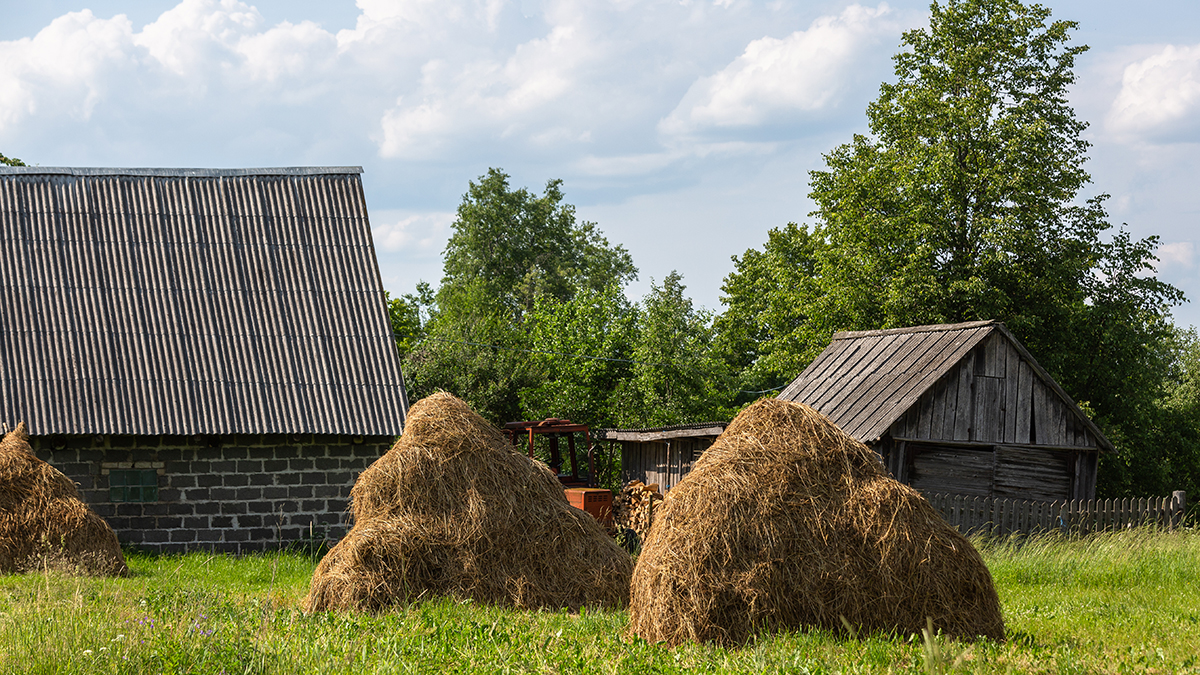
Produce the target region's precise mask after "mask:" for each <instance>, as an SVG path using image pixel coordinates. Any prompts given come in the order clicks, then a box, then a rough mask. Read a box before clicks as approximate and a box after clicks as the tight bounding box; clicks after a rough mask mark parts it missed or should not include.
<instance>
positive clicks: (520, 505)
mask: <svg viewBox="0 0 1200 675" xmlns="http://www.w3.org/2000/svg"><path fill="white" fill-rule="evenodd" d="M350 495H351V510H352V511H353V514H354V527H353V528H352V529H351V530H350V532H349V534H347V535H346V538H345V539H343V540H342V541H341V542H339V543H338V544H337V546H334V547H333V548H332V549H331V550H330V551H329V553H328V554H327V555H326V556H325V557H324V558H323V559H322V560H321V563H320V565H319V566H318V567H317V570H316V572H315V573H314V574H313V579H312V585H311V587H310V590H309V594H308V598H307V599H306V600H305V609H306V610H307V611H310V612H311V611H321V610H333V609H353V610H369V611H373V610H379V609H383V608H385V607H387V606H389V605H394V604H402V603H407V602H412V601H415V600H419V599H423V598H429V597H434V596H441V595H450V596H455V597H459V598H471V599H473V600H475V601H478V602H484V603H489V604H496V605H508V606H514V607H519V608H543V607H544V608H563V607H565V608H571V609H577V608H580V607H584V606H604V607H623V606H625V605H626V604H627V603H628V601H629V577H630V574H631V573H632V570H633V564H632V561H631V560H630V558H629V554H627V553H626V552H625V551H623V550H621V548H619V547H618V546H617V545H616V543H614V542H613V540H612V539H611V538H609V537H608V536H607V535H605V533H604V530H603V529H602V528H601V526H600V524H599V523H597V522H596V520H595V519H593V518H592V516H590V515H588V514H587V513H585V512H584V511H581V510H579V509H577V508H574V507H573V506H571V505H570V504H569V503H568V502H567V498H566V496H565V495H564V494H563V488H562V485H561V484H560V483H559V481H558V479H557V478H556V477H555V476H554V475H553V474H551V473H550V470H549V469H548V468H547V467H546V466H545V465H544V464H542V463H540V462H535V461H534V460H531V459H529V458H528V457H526V456H525V455H522V454H520V453H518V452H516V451H514V450H513V449H512V446H511V445H510V443H509V442H508V440H507V439H506V438H505V437H504V435H503V434H502V433H501V432H500V431H499V430H498V429H497V428H496V427H494V426H492V425H491V424H489V423H488V422H487V421H486V420H484V419H483V418H482V417H480V416H479V415H478V414H476V413H475V412H474V411H473V410H471V409H470V408H469V407H468V406H467V405H466V404H465V403H463V402H462V401H460V400H459V399H457V398H455V397H454V396H452V395H450V394H446V393H437V394H434V395H432V396H430V397H428V398H425V399H422V400H421V401H419V402H417V403H416V404H415V405H414V406H413V407H412V409H411V410H410V411H409V415H408V419H407V420H406V422H405V428H404V435H403V436H401V438H400V440H399V441H398V442H397V443H396V445H395V446H394V447H392V449H391V450H389V451H388V452H387V453H386V454H385V455H384V456H383V457H381V458H379V460H377V461H376V462H375V463H374V464H372V465H371V466H370V467H368V468H367V470H366V471H364V472H363V473H362V475H361V476H359V478H358V481H357V482H356V483H355V484H354V489H353V490H352V491H351V493H350Z"/></svg>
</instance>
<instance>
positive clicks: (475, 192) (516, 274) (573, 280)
mask: <svg viewBox="0 0 1200 675" xmlns="http://www.w3.org/2000/svg"><path fill="white" fill-rule="evenodd" d="M508 178H509V177H508V174H505V173H504V172H503V171H500V170H499V169H488V172H487V174H486V175H484V176H480V178H479V181H478V182H475V181H472V182H471V183H470V185H469V187H468V189H467V194H465V195H463V201H462V204H460V205H459V207H458V218H457V220H455V222H454V234H453V235H451V237H450V241H449V242H448V243H447V244H446V250H445V253H444V255H445V261H444V263H443V265H444V276H443V278H442V288H441V290H440V291H439V292H445V293H453V292H455V289H457V288H458V287H460V286H461V285H464V284H469V283H472V282H474V281H477V280H478V281H481V282H482V283H483V284H484V285H485V287H486V289H487V290H488V291H490V292H491V293H492V294H493V295H494V296H495V298H496V302H497V303H498V304H501V305H503V306H504V307H506V308H507V309H509V311H511V312H512V313H513V315H514V317H515V318H518V319H519V318H520V316H521V315H522V314H523V313H525V312H528V311H529V310H531V309H532V308H533V304H534V301H535V299H536V298H537V297H538V296H539V295H549V296H551V297H554V298H557V299H559V300H569V299H570V297H571V295H572V294H573V293H574V290H575V289H576V288H588V289H591V290H593V291H601V290H603V289H604V288H605V287H607V286H608V285H610V284H612V283H616V284H618V285H624V284H625V283H626V282H627V281H630V280H632V279H636V278H637V269H636V268H635V267H634V266H633V258H632V257H630V255H629V253H628V252H627V251H626V250H625V248H624V247H622V246H620V245H616V246H611V245H609V243H608V240H607V239H605V238H604V236H603V235H601V233H600V231H599V230H598V229H597V228H596V224H595V223H589V222H584V223H576V222H575V207H574V206H571V205H570V204H563V203H562V200H563V193H562V181H561V180H551V181H549V182H548V183H546V190H545V192H544V193H543V195H542V196H541V197H535V196H534V195H533V194H531V193H530V192H529V191H528V190H526V189H525V188H521V189H519V190H513V189H511V188H510V187H509V184H508Z"/></svg>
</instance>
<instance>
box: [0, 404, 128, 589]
mask: <svg viewBox="0 0 1200 675" xmlns="http://www.w3.org/2000/svg"><path fill="white" fill-rule="evenodd" d="M32 569H56V570H60V571H64V572H69V573H73V574H95V575H113V576H124V575H126V574H128V573H129V568H128V567H127V566H126V565H125V557H124V556H123V555H121V547H120V546H119V545H118V544H117V535H116V533H114V532H113V531H112V528H111V527H109V526H108V523H106V522H104V520H102V519H101V518H100V516H97V515H96V514H95V513H92V511H91V509H89V508H88V507H87V505H86V504H84V503H83V500H82V499H80V498H79V491H78V490H76V489H75V483H73V482H71V479H69V478H67V477H66V476H64V475H63V474H62V472H61V471H59V470H58V469H55V468H54V467H52V466H50V465H49V464H47V463H45V462H43V461H42V460H40V459H38V458H37V457H36V456H35V455H34V454H33V449H32V448H30V447H29V434H28V432H27V430H26V427H25V423H24V422H22V423H20V424H19V425H17V428H16V429H15V430H13V431H11V432H9V433H8V434H7V435H5V436H4V440H0V573H4V574H12V573H14V572H24V571H27V570H32Z"/></svg>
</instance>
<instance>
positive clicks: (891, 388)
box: [779, 321, 1113, 450]
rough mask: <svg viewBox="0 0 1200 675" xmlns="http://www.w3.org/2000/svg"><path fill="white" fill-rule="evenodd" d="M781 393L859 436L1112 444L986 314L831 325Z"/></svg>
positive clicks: (1087, 445)
mask: <svg viewBox="0 0 1200 675" xmlns="http://www.w3.org/2000/svg"><path fill="white" fill-rule="evenodd" d="M779 398H782V399H785V400H790V401H797V402H801V403H806V404H808V405H810V406H812V407H813V408H815V409H816V410H818V411H819V412H821V413H822V414H824V415H825V416H827V417H829V419H830V420H831V421H833V423H834V424H837V425H838V426H839V427H841V428H842V429H843V430H844V431H845V432H846V433H848V434H850V435H851V436H853V437H855V438H857V439H858V440H860V441H863V442H865V443H874V442H876V441H878V440H879V439H880V438H882V437H883V436H884V435H885V434H890V435H891V436H893V437H895V438H901V439H903V438H907V439H912V440H934V441H955V442H980V443H988V444H999V443H1012V444H1022V445H1026V444H1028V445H1041V446H1047V447H1058V448H1075V447H1080V448H1100V449H1104V450H1112V449H1113V446H1112V444H1111V443H1110V442H1109V441H1108V439H1106V438H1104V436H1103V434H1102V433H1100V430H1099V429H1098V428H1097V427H1096V426H1095V424H1094V423H1093V422H1092V421H1091V420H1090V419H1088V418H1087V416H1086V415H1084V414H1083V412H1082V411H1080V410H1079V408H1078V406H1076V405H1075V403H1074V401H1072V400H1071V398H1070V397H1069V396H1067V394H1066V392H1064V391H1063V390H1062V388H1061V387H1059V386H1058V384H1057V383H1055V382H1054V380H1053V379H1052V378H1051V377H1050V376H1049V375H1048V374H1047V373H1046V372H1045V371H1044V370H1042V368H1041V366H1039V365H1038V364H1037V362H1036V361H1035V360H1034V358H1033V357H1032V356H1031V355H1030V354H1029V352H1027V351H1026V350H1025V348H1024V347H1022V346H1021V345H1020V343H1019V342H1017V340H1016V338H1014V337H1013V336H1012V334H1010V333H1009V332H1008V330H1007V329H1005V328H1004V325H1003V324H1001V323H998V322H994V321H973V322H968V323H961V324H943V325H933V326H914V327H911V328H898V329H889V330H878V331H859V332H846V333H838V334H836V335H834V337H833V341H832V342H831V344H830V345H829V347H827V348H826V349H825V351H823V352H822V353H821V354H820V355H819V356H818V357H817V358H816V359H815V360H814V361H813V362H812V363H811V364H809V366H808V368H806V369H805V370H804V372H803V373H801V374H800V376H799V377H797V378H796V379H795V381H793V382H792V383H791V384H790V385H788V387H787V388H785V389H784V390H783V391H782V392H781V393H780V394H779Z"/></svg>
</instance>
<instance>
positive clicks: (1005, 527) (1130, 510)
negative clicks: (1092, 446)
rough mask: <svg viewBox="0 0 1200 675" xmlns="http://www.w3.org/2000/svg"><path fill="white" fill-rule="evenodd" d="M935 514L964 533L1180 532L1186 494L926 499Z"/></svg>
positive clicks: (1180, 492)
mask: <svg viewBox="0 0 1200 675" xmlns="http://www.w3.org/2000/svg"><path fill="white" fill-rule="evenodd" d="M926 498H927V499H928V500H929V503H930V504H932V505H933V508H934V510H936V511H937V512H938V513H940V514H941V516H942V517H943V518H945V519H946V522H948V523H950V524H951V525H953V526H954V527H956V528H958V531H959V532H962V533H964V534H982V535H987V536H996V537H1006V536H1008V535H1011V534H1018V533H1020V534H1034V533H1037V532H1061V533H1063V534H1069V535H1081V534H1090V533H1092V532H1106V531H1115V530H1123V529H1126V528H1133V527H1153V528H1159V529H1175V528H1177V527H1179V526H1180V524H1181V523H1182V521H1183V513H1184V510H1185V509H1186V508H1187V495H1186V493H1184V492H1183V491H1177V492H1174V493H1172V494H1171V496H1170V497H1161V498H1158V497H1155V498H1150V499H1089V500H1075V499H1073V500H1069V501H1057V502H1040V501H1022V500H1017V499H999V498H996V497H968V496H965V495H949V494H934V495H926Z"/></svg>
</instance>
